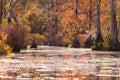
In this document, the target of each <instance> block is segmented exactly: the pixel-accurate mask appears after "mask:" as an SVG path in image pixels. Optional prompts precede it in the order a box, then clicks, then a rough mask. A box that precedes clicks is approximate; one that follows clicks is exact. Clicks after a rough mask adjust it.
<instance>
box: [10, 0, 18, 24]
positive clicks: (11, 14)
mask: <svg viewBox="0 0 120 80" xmlns="http://www.w3.org/2000/svg"><path fill="white" fill-rule="evenodd" d="M18 2H19V0H16V1H15V2H13V0H10V1H9V10H8V15H9V16H8V23H11V19H12V18H13V19H14V21H15V22H16V23H17V22H18V20H17V16H16V15H15V14H14V12H13V8H14V7H15V5H16V4H17V3H18Z"/></svg>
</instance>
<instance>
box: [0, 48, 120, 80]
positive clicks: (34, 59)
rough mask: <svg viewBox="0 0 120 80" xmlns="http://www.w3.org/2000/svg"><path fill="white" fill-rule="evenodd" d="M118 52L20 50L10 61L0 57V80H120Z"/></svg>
mask: <svg viewBox="0 0 120 80" xmlns="http://www.w3.org/2000/svg"><path fill="white" fill-rule="evenodd" d="M108 53H110V54H108ZM118 53H119V52H99V51H94V52H93V51H91V50H90V49H74V48H63V47H54V46H52V47H49V46H39V47H38V49H37V50H22V51H21V52H20V53H19V54H14V56H12V58H9V57H5V56H1V57H0V79H3V80H4V79H5V80H98V79H99V80H110V79H111V80H114V79H116V80H120V56H118V55H117V54H118ZM116 55H117V57H116Z"/></svg>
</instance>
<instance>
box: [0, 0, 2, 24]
mask: <svg viewBox="0 0 120 80" xmlns="http://www.w3.org/2000/svg"><path fill="white" fill-rule="evenodd" d="M0 24H2V0H0Z"/></svg>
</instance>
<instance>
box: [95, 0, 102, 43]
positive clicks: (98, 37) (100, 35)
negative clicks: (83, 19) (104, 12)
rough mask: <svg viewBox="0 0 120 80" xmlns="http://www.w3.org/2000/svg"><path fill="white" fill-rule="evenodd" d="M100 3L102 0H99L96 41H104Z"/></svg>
mask: <svg viewBox="0 0 120 80" xmlns="http://www.w3.org/2000/svg"><path fill="white" fill-rule="evenodd" d="M100 3H101V0H97V19H96V27H97V38H96V43H99V42H103V38H102V34H101V28H100V26H101V25H100Z"/></svg>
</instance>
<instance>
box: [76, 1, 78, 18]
mask: <svg viewBox="0 0 120 80" xmlns="http://www.w3.org/2000/svg"><path fill="white" fill-rule="evenodd" d="M75 15H76V18H77V17H78V0H76V10H75Z"/></svg>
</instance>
